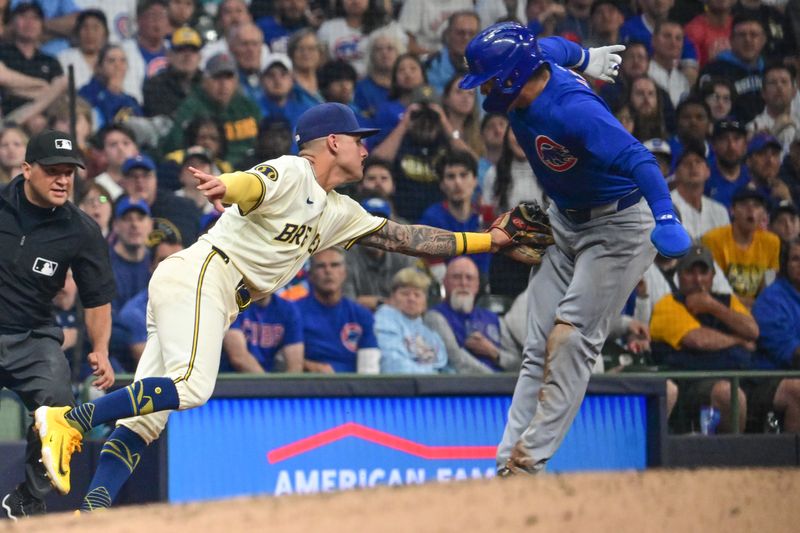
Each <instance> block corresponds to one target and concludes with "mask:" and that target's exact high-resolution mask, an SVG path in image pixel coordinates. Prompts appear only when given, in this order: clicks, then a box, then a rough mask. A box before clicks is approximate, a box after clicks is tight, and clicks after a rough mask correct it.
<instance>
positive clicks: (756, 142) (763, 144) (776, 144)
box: [747, 133, 783, 157]
mask: <svg viewBox="0 0 800 533" xmlns="http://www.w3.org/2000/svg"><path fill="white" fill-rule="evenodd" d="M770 146H771V147H773V148H777V149H778V150H782V149H783V145H782V144H781V142H780V141H779V140H778V139H776V138H775V137H774V136H773V135H770V134H769V133H757V134H755V136H753V138H752V139H750V142H749V143H748V144H747V157H750V156H751V155H753V154H755V153H757V152H760V151H761V150H763V149H765V148H769V147H770Z"/></svg>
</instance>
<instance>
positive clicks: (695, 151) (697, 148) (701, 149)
mask: <svg viewBox="0 0 800 533" xmlns="http://www.w3.org/2000/svg"><path fill="white" fill-rule="evenodd" d="M705 148H706V147H705V145H703V144H701V143H697V142H692V143H686V145H684V147H683V151H681V154H680V155H679V156H678V160H677V161H676V162H675V166H676V167H677V166H678V165H680V164H681V162H682V161H683V160H684V159H686V158H687V157H689V156H690V155H696V156H697V157H699V158H700V159H702V160H703V161H705V160H706V149H705Z"/></svg>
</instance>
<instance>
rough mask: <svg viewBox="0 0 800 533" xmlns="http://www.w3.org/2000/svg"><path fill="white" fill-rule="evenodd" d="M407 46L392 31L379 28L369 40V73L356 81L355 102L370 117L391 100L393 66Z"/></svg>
mask: <svg viewBox="0 0 800 533" xmlns="http://www.w3.org/2000/svg"><path fill="white" fill-rule="evenodd" d="M402 53H405V47H404V46H403V45H402V43H400V42H399V41H398V40H397V39H396V38H395V37H394V36H393V35H392V34H391V33H389V32H384V31H381V30H377V31H376V32H374V33H373V34H372V35H371V36H370V38H369V41H368V42H367V75H366V76H365V77H364V79H362V80H360V81H359V82H357V83H356V91H355V93H356V94H355V97H354V102H355V104H356V105H357V106H358V108H359V109H361V111H362V112H363V113H364V115H365V116H367V117H368V118H372V117H374V116H375V113H376V112H377V110H378V107H380V106H381V105H382V104H384V103H385V102H388V101H389V88H390V87H391V85H392V67H393V66H394V63H395V61H397V58H398V57H399V56H400V54H402Z"/></svg>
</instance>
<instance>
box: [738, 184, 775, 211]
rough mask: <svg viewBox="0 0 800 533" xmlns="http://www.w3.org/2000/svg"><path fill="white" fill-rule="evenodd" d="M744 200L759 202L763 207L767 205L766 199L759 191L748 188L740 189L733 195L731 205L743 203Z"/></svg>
mask: <svg viewBox="0 0 800 533" xmlns="http://www.w3.org/2000/svg"><path fill="white" fill-rule="evenodd" d="M745 200H758V201H759V202H761V205H763V206H765V207H766V205H767V198H766V197H765V196H764V194H763V193H762V192H761V191H759V190H757V189H754V188H753V187H748V186H744V187H740V188H739V189H737V191H736V192H735V193H733V199H732V200H731V205H734V204H736V203H737V202H743V201H745Z"/></svg>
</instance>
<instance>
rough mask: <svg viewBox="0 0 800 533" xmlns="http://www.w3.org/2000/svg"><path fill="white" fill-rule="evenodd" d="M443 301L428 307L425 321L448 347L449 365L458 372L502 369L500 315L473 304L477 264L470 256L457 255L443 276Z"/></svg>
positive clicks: (482, 371)
mask: <svg viewBox="0 0 800 533" xmlns="http://www.w3.org/2000/svg"><path fill="white" fill-rule="evenodd" d="M444 289H445V301H443V302H442V303H440V304H439V305H437V306H435V307H433V308H431V310H430V311H429V312H428V314H427V315H426V316H425V323H426V324H427V325H428V326H430V328H431V329H433V330H434V331H436V332H437V333H438V334H439V335H440V336H441V337H442V340H443V341H444V344H445V347H446V348H447V359H448V365H449V366H450V367H451V368H452V369H453V370H455V371H456V372H457V373H459V374H462V373H464V374H485V373H491V372H497V371H500V370H502V368H503V366H502V364H501V363H502V361H501V350H500V318H499V317H498V316H497V315H496V314H495V313H493V312H491V311H489V310H488V309H482V308H480V307H476V306H475V299H476V298H477V296H478V292H479V291H480V277H479V275H478V268H477V267H476V266H475V263H474V262H473V261H472V259H470V258H469V257H457V258H455V259H453V260H452V261H450V264H449V265H447V273H446V274H445V276H444Z"/></svg>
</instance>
